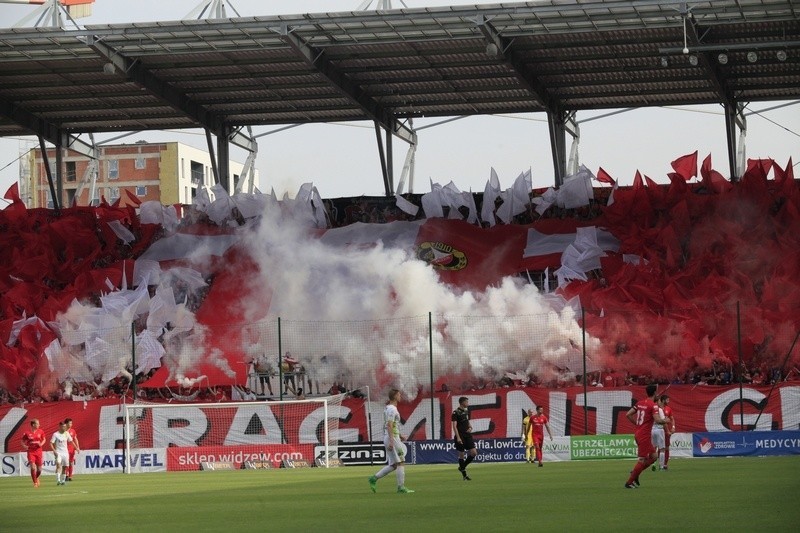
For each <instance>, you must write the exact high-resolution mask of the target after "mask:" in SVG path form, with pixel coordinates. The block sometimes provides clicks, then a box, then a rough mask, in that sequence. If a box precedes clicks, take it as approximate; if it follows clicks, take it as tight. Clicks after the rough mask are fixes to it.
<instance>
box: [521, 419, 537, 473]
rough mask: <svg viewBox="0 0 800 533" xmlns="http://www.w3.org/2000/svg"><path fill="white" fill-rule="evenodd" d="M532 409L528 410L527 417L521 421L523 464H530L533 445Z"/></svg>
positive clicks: (532, 455) (532, 456)
mask: <svg viewBox="0 0 800 533" xmlns="http://www.w3.org/2000/svg"><path fill="white" fill-rule="evenodd" d="M532 419H533V409H528V416H526V417H525V418H523V419H522V445H523V446H525V462H526V463H532V462H533V458H534V449H535V443H534V442H533V423H532Z"/></svg>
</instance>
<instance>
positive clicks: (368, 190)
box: [0, 0, 800, 207]
mask: <svg viewBox="0 0 800 533" xmlns="http://www.w3.org/2000/svg"><path fill="white" fill-rule="evenodd" d="M491 3H495V2H476V1H474V0H473V1H451V2H445V1H444V0H432V1H431V0H405V4H406V5H407V6H408V7H409V8H421V7H434V6H441V5H475V4H491ZM199 4H200V0H171V1H169V2H164V1H163V0H136V1H135V2H126V1H123V0H97V1H96V3H95V5H94V7H93V14H92V16H91V17H88V18H84V19H80V20H79V21H78V22H79V23H80V24H106V23H129V22H152V21H154V20H162V21H163V20H179V19H182V18H185V17H186V15H187V14H189V13H190V12H191V11H192V10H193V9H194V8H195V7H196V6H197V5H199ZM228 4H229V5H232V6H233V7H234V8H235V9H236V11H238V12H239V14H241V15H242V16H270V15H286V14H300V13H322V12H338V11H353V10H355V9H357V8H358V7H359V6H360V5H361V4H362V1H361V0H291V1H289V0H232V1H231V2H228ZM376 5H377V0H376V1H374V2H372V3H371V6H370V8H373V9H374V7H375V6H376ZM393 5H394V7H402V5H401V2H399V1H398V0H394V2H393ZM32 9H34V8H33V7H31V6H26V5H11V4H2V3H0V27H9V26H13V25H14V24H15V23H16V22H17V21H19V20H20V19H22V18H23V17H24V16H25V15H27V14H28V13H30V11H31V10H32ZM228 15H229V16H234V15H235V14H234V13H233V11H231V10H230V9H229V11H228ZM1 31H2V30H0V32H1ZM783 103H785V102H769V103H753V104H750V105H749V106H748V108H747V109H746V111H745V113H746V114H747V113H750V112H759V113H753V114H752V115H749V116H748V117H747V125H748V130H747V140H746V148H747V156H748V157H749V158H765V157H771V158H774V159H775V160H777V161H778V162H779V163H780V164H781V165H782V166H784V165H785V164H786V163H787V161H788V160H789V157H790V156H791V157H792V158H793V161H794V162H795V163H800V105H790V106H788V107H782V108H779V109H774V110H771V111H764V112H763V113H761V112H760V111H762V110H765V109H768V108H772V107H774V106H776V105H780V104H783ZM612 112H613V110H603V111H597V112H588V111H587V112H583V111H582V112H579V113H578V116H577V119H578V121H579V124H580V123H581V122H582V121H586V120H587V119H590V118H594V117H598V116H601V115H606V114H609V113H612ZM442 120H444V119H443V118H431V119H419V120H415V121H414V125H415V127H417V128H420V127H423V126H428V125H432V124H436V123H438V122H441V121H442ZM580 128H581V142H580V149H579V153H580V162H581V164H584V165H586V166H587V167H588V168H589V169H590V170H592V171H593V172H596V171H597V169H598V167H601V166H602V167H603V168H604V169H605V170H606V171H607V172H608V173H609V174H611V175H612V176H613V177H614V178H616V179H617V180H618V181H619V182H620V184H621V185H629V184H631V183H632V181H633V176H634V175H635V173H636V171H637V170H640V171H641V172H642V173H644V174H647V175H648V176H650V177H651V178H653V179H655V180H656V181H660V182H666V181H667V180H666V175H667V173H668V172H670V171H671V170H672V169H671V167H670V161H672V160H674V159H676V158H677V157H679V156H681V155H684V154H688V153H691V152H694V151H695V150H699V156H700V158H701V160H702V158H704V157H705V156H706V155H708V154H711V156H712V161H713V163H714V167H715V168H716V169H717V170H719V171H720V172H721V173H722V174H723V175H725V176H727V175H728V174H729V171H728V162H727V146H726V140H725V119H724V116H723V113H722V108H721V106H716V105H710V106H693V107H680V108H647V109H638V110H630V111H626V112H624V113H618V114H614V115H613V116H608V117H605V118H600V119H597V120H591V121H587V122H586V123H584V124H580ZM275 129H277V128H276V127H275V126H256V127H254V128H253V132H254V134H255V135H259V134H263V133H267V132H269V131H272V130H275ZM114 135H116V134H107V135H105V134H98V135H95V140H96V141H97V142H100V141H102V140H104V139H106V138H109V137H112V136H114ZM139 140H146V141H152V142H165V141H178V142H182V143H185V144H189V145H192V146H195V147H197V148H201V149H205V148H206V139H205V134H204V133H203V131H202V130H181V131H177V130H170V131H164V132H140V133H136V134H134V135H131V136H130V137H127V138H125V139H121V140H119V141H117V142H120V143H122V142H130V143H132V142H136V141H139ZM258 143H259V153H258V158H257V161H256V167H257V169H258V170H259V173H260V176H261V184H262V186H261V189H262V190H266V191H268V190H269V189H270V188H271V187H274V189H275V191H276V192H277V193H278V195H281V194H283V192H284V191H288V192H289V193H290V194H291V195H293V194H294V193H295V192H296V191H297V189H298V188H299V187H300V185H301V184H302V183H304V182H309V181H310V182H313V183H314V184H315V185H316V186H317V188H318V189H319V191H320V194H321V195H322V197H323V198H337V197H345V196H360V195H382V194H383V192H384V191H383V180H382V177H381V166H380V159H379V155H378V147H377V143H376V139H375V130H374V126H373V125H372V123H366V122H364V123H337V124H310V125H302V126H299V127H296V128H292V129H289V130H286V131H282V132H279V133H275V134H272V135H267V136H263V137H261V138H259V140H258ZM418 143H419V144H418V147H417V154H416V172H415V178H414V184H413V192H417V193H424V192H428V191H430V181H431V180H432V181H433V182H436V183H440V184H442V185H445V184H447V183H448V182H450V181H453V183H454V184H455V185H456V186H457V187H459V188H460V189H461V190H464V191H469V190H471V191H473V192H483V189H484V186H485V184H486V181H487V179H488V178H489V175H490V169H491V168H492V167H493V168H495V169H496V171H497V173H498V175H499V177H500V183H501V186H502V187H503V188H507V187H510V186H511V184H512V183H513V180H514V179H515V178H516V177H517V175H518V174H519V173H521V172H523V171H525V170H528V169H531V170H532V174H533V186H534V187H547V186H550V185H553V163H552V156H551V152H550V141H549V136H548V130H547V121H546V116H545V115H544V114H541V113H539V114H524V115H491V116H476V117H468V118H463V119H459V120H455V121H451V122H447V123H445V124H441V125H437V126H435V127H430V128H426V129H424V130H422V131H420V132H419V133H418ZM36 144H37V140H36V138H35V137H11V138H9V137H6V138H0V196H2V193H4V192H5V190H6V189H7V188H8V187H9V186H11V184H12V183H14V181H16V179H17V176H18V171H19V164H18V162H17V158H18V157H19V155H20V150H24V149H30V148H31V147H33V146H35V145H36ZM568 145H569V139H568ZM406 151H407V145H406V144H405V143H404V142H403V141H401V140H399V139H396V138H395V140H394V175H395V181H396V182H397V181H398V180H399V176H400V173H401V170H402V166H403V162H404V160H405V155H406ZM246 157H247V153H246V152H245V151H244V150H242V149H239V148H238V147H236V146H231V158H232V159H233V160H235V161H239V162H242V163H243V162H244V161H245V159H246ZM406 190H407V189H406ZM2 205H3V200H0V207H2Z"/></svg>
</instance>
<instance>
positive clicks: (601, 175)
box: [597, 167, 617, 185]
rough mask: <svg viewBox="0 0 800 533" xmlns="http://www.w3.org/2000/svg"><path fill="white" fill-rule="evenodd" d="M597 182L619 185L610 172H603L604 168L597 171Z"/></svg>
mask: <svg viewBox="0 0 800 533" xmlns="http://www.w3.org/2000/svg"><path fill="white" fill-rule="evenodd" d="M597 181H599V182H601V183H608V184H611V185H615V184H616V183H617V182H616V181H615V180H614V178H612V177H611V175H610V174H609V173H608V172H606V171H605V170H603V167H600V170H598V171H597Z"/></svg>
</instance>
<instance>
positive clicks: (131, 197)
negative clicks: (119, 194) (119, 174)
mask: <svg viewBox="0 0 800 533" xmlns="http://www.w3.org/2000/svg"><path fill="white" fill-rule="evenodd" d="M125 194H126V195H127V196H128V205H134V206H136V207H139V206H140V205H142V201H141V200H139V197H138V196H136V195H135V194H133V193H132V192H131V191H130V189H125Z"/></svg>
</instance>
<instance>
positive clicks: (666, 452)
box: [664, 448, 669, 470]
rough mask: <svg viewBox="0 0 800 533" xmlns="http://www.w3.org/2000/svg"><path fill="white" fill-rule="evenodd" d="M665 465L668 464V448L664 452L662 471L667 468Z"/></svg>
mask: <svg viewBox="0 0 800 533" xmlns="http://www.w3.org/2000/svg"><path fill="white" fill-rule="evenodd" d="M667 463H669V448H667V449H665V450H664V469H665V470H666V468H667Z"/></svg>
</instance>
